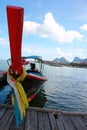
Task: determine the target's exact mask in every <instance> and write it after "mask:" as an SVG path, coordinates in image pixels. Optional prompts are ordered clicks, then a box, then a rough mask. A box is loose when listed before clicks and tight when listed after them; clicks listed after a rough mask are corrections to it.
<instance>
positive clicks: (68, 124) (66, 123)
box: [61, 114, 76, 130]
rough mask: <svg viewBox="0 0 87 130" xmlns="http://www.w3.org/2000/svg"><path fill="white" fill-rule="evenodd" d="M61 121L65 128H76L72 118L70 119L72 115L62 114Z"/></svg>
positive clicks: (74, 129)
mask: <svg viewBox="0 0 87 130" xmlns="http://www.w3.org/2000/svg"><path fill="white" fill-rule="evenodd" d="M61 121H62V123H63V125H64V128H65V130H76V128H75V126H74V124H73V122H72V120H71V119H70V117H69V116H68V115H64V114H62V115H61Z"/></svg>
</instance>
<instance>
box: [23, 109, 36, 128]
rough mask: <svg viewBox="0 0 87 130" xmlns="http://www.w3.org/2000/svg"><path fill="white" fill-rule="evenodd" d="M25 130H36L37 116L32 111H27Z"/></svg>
mask: <svg viewBox="0 0 87 130" xmlns="http://www.w3.org/2000/svg"><path fill="white" fill-rule="evenodd" d="M25 130H38V129H37V114H36V112H34V111H27V114H26V121H25Z"/></svg>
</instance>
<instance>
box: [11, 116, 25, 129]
mask: <svg viewBox="0 0 87 130" xmlns="http://www.w3.org/2000/svg"><path fill="white" fill-rule="evenodd" d="M24 123H25V122H24ZM24 123H23V124H21V125H19V126H18V127H17V126H16V121H15V117H13V121H12V123H11V126H10V129H9V130H24Z"/></svg>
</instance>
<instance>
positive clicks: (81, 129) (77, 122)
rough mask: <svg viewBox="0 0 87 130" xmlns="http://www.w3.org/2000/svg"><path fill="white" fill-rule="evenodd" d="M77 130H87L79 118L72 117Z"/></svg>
mask: <svg viewBox="0 0 87 130" xmlns="http://www.w3.org/2000/svg"><path fill="white" fill-rule="evenodd" d="M70 118H71V119H72V121H73V123H74V125H75V127H76V129H77V130H87V128H86V126H85V125H84V123H83V122H82V120H81V118H80V117H79V116H70Z"/></svg>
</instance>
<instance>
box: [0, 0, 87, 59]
mask: <svg viewBox="0 0 87 130" xmlns="http://www.w3.org/2000/svg"><path fill="white" fill-rule="evenodd" d="M7 5H13V6H21V7H23V8H24V26H23V37H22V55H23V56H28V55H40V56H42V58H43V59H44V60H53V59H55V58H56V57H57V58H60V57H62V56H63V57H65V58H66V59H67V60H69V61H72V60H73V59H74V57H76V56H78V57H80V58H87V0H63V1H62V0H0V59H8V58H9V57H10V49H9V38H8V27H7V16H6V6H7Z"/></svg>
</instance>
